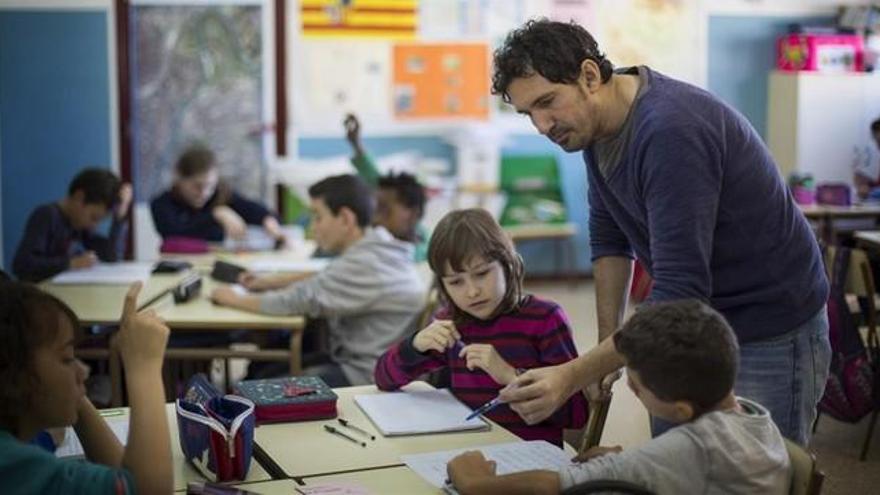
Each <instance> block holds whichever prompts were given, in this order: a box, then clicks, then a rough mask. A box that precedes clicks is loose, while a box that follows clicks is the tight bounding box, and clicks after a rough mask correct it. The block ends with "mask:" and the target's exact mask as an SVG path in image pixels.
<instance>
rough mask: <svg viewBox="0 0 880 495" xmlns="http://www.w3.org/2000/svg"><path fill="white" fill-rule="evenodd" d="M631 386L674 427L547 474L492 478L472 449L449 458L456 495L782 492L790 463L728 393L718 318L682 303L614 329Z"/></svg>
mask: <svg viewBox="0 0 880 495" xmlns="http://www.w3.org/2000/svg"><path fill="white" fill-rule="evenodd" d="M613 338H614V345H615V347H616V348H617V351H618V352H620V353H621V355H623V357H624V359H625V361H626V370H627V377H628V382H629V386H630V388H631V389H632V390H633V392H634V393H635V394H636V396H638V398H639V400H641V401H642V404H644V406H645V408H647V409H648V411H649V412H650V413H651V414H652V415H654V416H657V417H660V418H663V419H665V420H667V421H671V422H674V423H677V424H678V425H679V426H677V427H675V428H673V429H671V430H669V431H668V432H666V433H664V434H662V435H660V436H658V437H657V438H654V439H652V440H650V441H649V442H647V443H646V444H644V445H642V446H641V447H639V448H636V449H632V450H628V451H622V450H621V449H620V447H611V448H609V447H597V448H595V449H591V450H590V451H588V452H586V453H585V454H584V455H583V456H581V457H580V458H578V459H577V460H578V461H586V462H583V463H581V464H573V465H571V466H568V467H566V468H564V469H562V470H561V471H560V472H558V473H557V472H555V471H527V472H522V473H515V474H509V475H504V476H497V475H496V474H495V465H494V463H493V462H490V461H487V460H486V459H485V458H484V457H483V456H482V454H480V453H479V452H467V453H465V454H462V455H460V456H458V457H456V458H455V459H453V460H452V461H450V462H449V465H448V467H447V469H448V472H449V478H450V480H452V482H453V484H454V485H455V487H456V488H457V489H458V491H459V492H460V493H461V494H462V495H467V494H471V493H479V494H494V493H498V494H503V495H515V494H518V493H548V494H549V493H554V494H555V493H559V492H560V491H561V490H565V489H567V488H569V487H572V486H574V485H577V484H579V483H583V482H585V481H589V480H600V479H612V480H623V481H629V482H632V483H635V484H637V485H639V486H642V487H644V488H647V489H649V490H651V491H653V492H655V493H659V494H665V493H704V494H715V493H718V494H721V493H725V494H780V495H781V494H786V493H788V491H789V484H790V478H791V473H790V463H789V459H788V453H787V451H786V449H785V443H784V442H783V439H782V435H780V433H779V430H778V428H777V427H776V425H774V424H773V421H772V420H771V419H770V414H769V413H768V412H767V410H766V409H764V408H763V407H762V406H761V405H759V404H757V403H755V402H752V401H750V400H747V399H743V398H740V397H736V396H735V395H734V393H733V383H734V380H735V378H736V372H737V366H738V355H739V353H738V345H737V342H736V337H735V335H734V334H733V331H732V330H731V328H730V326H729V325H728V324H727V322H726V321H725V320H724V318H723V317H722V316H721V315H720V314H718V313H717V312H716V311H714V310H713V309H711V308H709V307H708V306H706V305H705V304H703V303H701V302H699V301H695V300H690V301H677V302H669V303H659V304H655V305H651V306H647V307H644V308H642V309H641V310H640V311H639V312H638V313H636V314H635V316H633V317H632V318H631V319H630V320H629V321H628V322H627V323H626V324H625V325H624V326H623V327H622V328H621V329H620V330H619V331H618V332H617V333H615V334H614V336H613Z"/></svg>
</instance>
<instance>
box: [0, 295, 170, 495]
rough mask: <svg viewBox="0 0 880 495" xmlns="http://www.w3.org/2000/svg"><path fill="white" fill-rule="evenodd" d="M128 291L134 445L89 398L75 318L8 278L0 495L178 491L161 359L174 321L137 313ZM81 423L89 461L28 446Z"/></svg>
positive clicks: (1, 349) (125, 337) (127, 360)
mask: <svg viewBox="0 0 880 495" xmlns="http://www.w3.org/2000/svg"><path fill="white" fill-rule="evenodd" d="M139 291H140V284H139V283H138V284H135V285H134V286H132V288H131V289H129V291H128V294H127V295H126V298H125V303H124V304H125V305H124V309H123V313H122V318H121V326H120V330H119V333H118V334H117V339H118V340H117V342H118V345H119V347H118V348H119V352H120V355H121V357H122V362H123V365H124V366H125V379H126V384H127V386H128V392H129V400H130V403H131V420H130V425H129V436H128V443H127V446H126V447H122V446H121V445H120V444H119V441H118V440H117V439H116V436H115V435H114V434H113V432H112V431H111V430H110V427H109V426H107V424H106V423H105V422H104V419H103V418H102V417H101V416H100V415H99V414H98V411H97V410H96V409H95V406H93V405H92V403H91V402H90V401H89V399H88V398H87V397H86V395H85V385H84V383H83V380H84V377H85V371H84V366H83V365H82V363H80V362H79V361H78V360H77V359H76V358H75V357H74V354H73V348H74V341H75V333H76V331H77V329H79V328H80V325H79V321H77V318H76V316H75V315H74V314H73V312H72V311H71V310H70V308H68V307H67V306H66V305H65V304H64V303H62V302H61V301H59V300H57V299H55V298H54V297H53V296H51V295H49V294H46V293H43V292H41V291H40V290H38V289H36V288H35V287H33V286H30V285H26V284H23V283H17V282H0V493H3V494H6V495H12V494H36V493H39V494H41V495H48V494H58V495H68V494H106V495H121V494H128V493H150V494H152V493H157V494H164V493H171V490H172V486H173V470H172V466H171V443H170V441H171V439H170V436H169V432H168V420H167V417H166V415H165V392H164V390H163V387H162V374H161V372H162V356H163V355H164V353H165V345H166V342H167V340H168V327H166V326H165V325H164V324H163V323H162V321H161V320H159V319H158V318H157V317H156V316H155V315H153V314H152V312H146V313H137V312H136V311H135V308H136V304H137V303H136V301H137V295H138V292H139ZM66 426H73V427H74V429H75V430H76V434H77V436H78V437H79V439H80V441H81V442H82V445H83V449H84V451H85V454H86V458H87V459H88V462H80V461H78V460H64V459H58V458H56V457H55V456H54V455H52V454H50V453H49V452H46V451H45V450H44V449H42V448H40V447H38V446H36V445H30V444H28V443H27V442H29V441H30V440H31V439H32V438H33V437H34V436H35V435H36V434H37V433H38V432H39V431H41V430H44V429H47V428H59V427H62V428H63V427H66Z"/></svg>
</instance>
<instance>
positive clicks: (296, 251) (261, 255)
mask: <svg viewBox="0 0 880 495" xmlns="http://www.w3.org/2000/svg"><path fill="white" fill-rule="evenodd" d="M315 248H316V244H315V242H314V241H309V240H306V241H297V242H295V243H294V244H293V245H292V246H290V247H289V248H287V249H283V250H281V251H246V252H233V251H228V250H224V249H221V248H216V249H214V250H212V251H211V252H210V253H204V254H171V253H163V254H162V255H161V258H162V259H163V260H178V261H186V262H188V263H191V264H192V265H193V269H195V270H197V271H199V272H201V273H206V274H207V273H210V272H211V269H212V268H213V266H214V261H216V260H218V259H219V260H223V261H228V262H230V263H235V264H237V265H243V266H246V265H247V264H248V263H249V262H251V261H255V260H262V259H267V260H274V259H278V260H296V261H303V260H307V259H309V258H310V257H311V256H312V253H314V252H315Z"/></svg>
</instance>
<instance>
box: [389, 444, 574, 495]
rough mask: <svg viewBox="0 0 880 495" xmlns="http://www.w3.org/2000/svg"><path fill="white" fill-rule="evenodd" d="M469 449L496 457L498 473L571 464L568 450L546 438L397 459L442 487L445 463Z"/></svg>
mask: <svg viewBox="0 0 880 495" xmlns="http://www.w3.org/2000/svg"><path fill="white" fill-rule="evenodd" d="M469 450H479V451H480V452H482V453H483V455H484V456H485V457H486V459H488V460H491V461H495V463H496V465H497V471H496V472H497V473H498V474H510V473H518V472H520V471H530V470H533V469H545V470H551V471H558V470H560V469H562V468H563V467H565V466H567V465H569V464H571V460H570V459H569V457H570V456H569V454H566V453H565V451H564V450H562V449H560V448H559V447H557V446H555V445H553V444H550V443H548V442H547V441H545V440H533V441H531V442H511V443H501V444H497V445H487V446H485V447H480V448H479V449H474V448H473V447H470V448H464V449H456V450H446V451H443V452H429V453H427V454H413V455H404V456H401V457H400V459H401V460H402V461H403V462H404V463H405V464H406V465H407V466H409V468H410V469H412V470H413V471H415V472H416V474H418V475H419V476H421V477H422V478H424V479H425V480H427V481H428V482H429V483H431V484H432V485H434V486H436V487H437V488H443V486H444V483H445V481H446V464H447V463H448V462H449V461H450V460H452V458H453V457H455V456H457V455H459V454H461V453H464V452H467V451H469Z"/></svg>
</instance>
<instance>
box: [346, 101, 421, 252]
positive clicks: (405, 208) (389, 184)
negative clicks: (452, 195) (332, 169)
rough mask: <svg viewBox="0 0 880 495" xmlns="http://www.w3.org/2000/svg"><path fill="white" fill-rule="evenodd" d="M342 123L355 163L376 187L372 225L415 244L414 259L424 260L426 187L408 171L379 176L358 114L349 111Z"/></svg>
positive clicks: (356, 167)
mask: <svg viewBox="0 0 880 495" xmlns="http://www.w3.org/2000/svg"><path fill="white" fill-rule="evenodd" d="M343 124H344V125H345V137H346V139H347V140H348V142H349V144H350V145H351V148H352V150H353V151H354V156H352V158H351V163H352V165H354V167H355V169H357V171H358V174H359V175H360V176H361V177H363V178H364V180H366V181H367V182H368V183H369V184H370V185H372V186H375V187H376V188H377V190H376V215H375V218H373V224H374V225H381V226H383V227H385V228H386V229H388V231H389V232H391V234H392V235H393V236H394V237H397V238H398V239H400V240H403V241H407V242H412V243H413V244H415V245H416V251H415V261H417V262H422V261H425V260H426V257H427V253H428V237H429V235H428V232H427V229H425V226H424V225H422V223H421V220H422V217H423V216H424V214H425V201H426V200H427V198H426V195H425V188H424V187H422V185H421V184H419V182H418V181H417V180H416V178H415V177H413V176H412V175H411V174H408V173H406V172H402V173H399V174H393V173H389V174H388V175H385V176H380V175H379V170H378V169H377V168H376V164H375V163H374V162H373V159H372V158H371V157H370V155H368V154H367V153H366V152H365V151H364V147H363V144H362V143H361V131H360V129H361V125H360V122H358V119H357V117H355V116H354V115H352V114H349V115H347V116H346V117H345V121H344V123H343Z"/></svg>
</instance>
